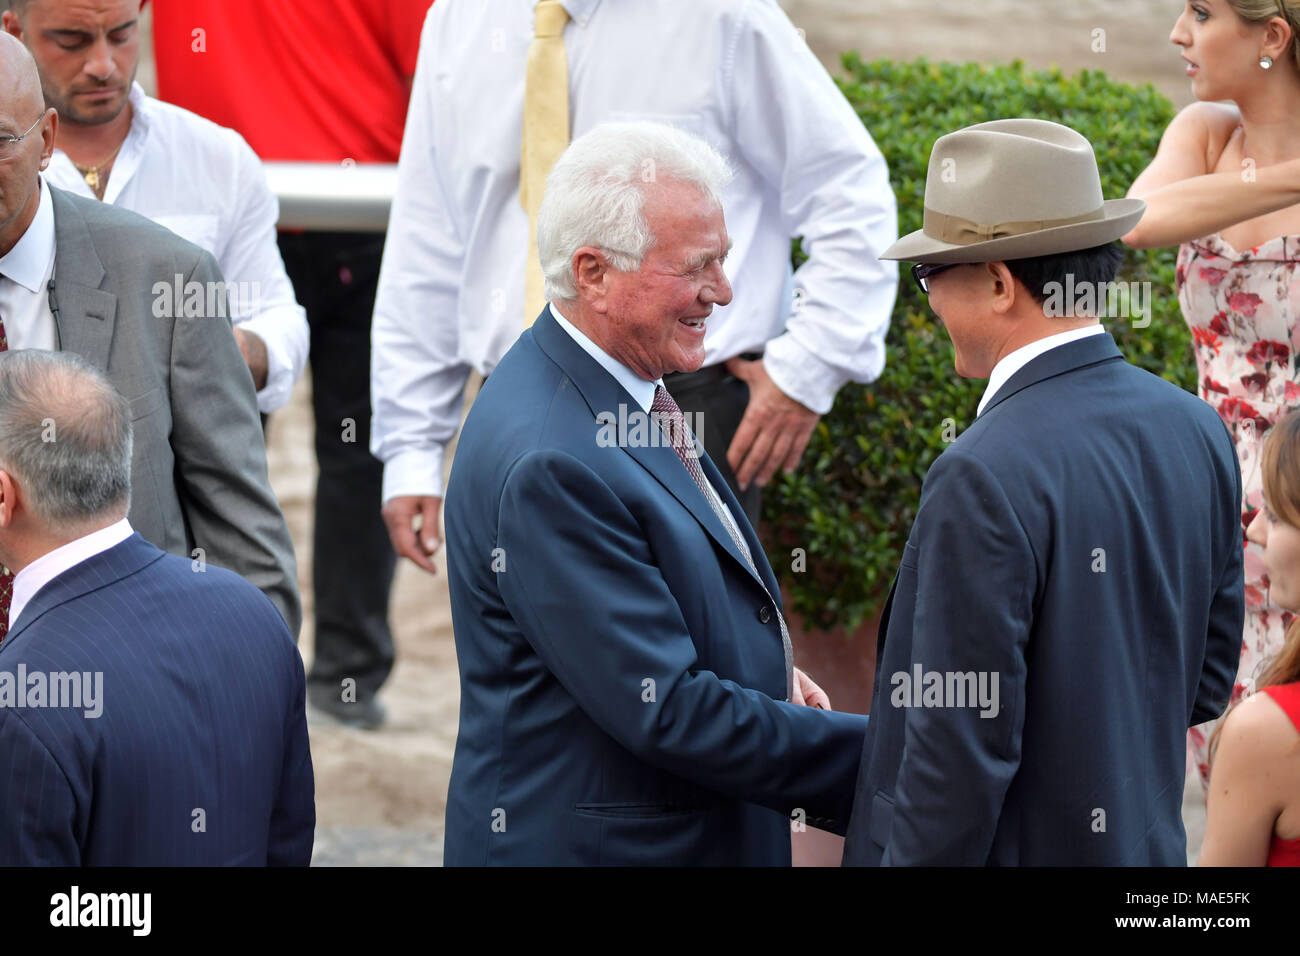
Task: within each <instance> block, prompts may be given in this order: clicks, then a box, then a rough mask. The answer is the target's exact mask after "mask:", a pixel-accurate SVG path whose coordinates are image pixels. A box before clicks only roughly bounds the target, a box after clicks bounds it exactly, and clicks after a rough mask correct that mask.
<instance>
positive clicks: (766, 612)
mask: <svg viewBox="0 0 1300 956" xmlns="http://www.w3.org/2000/svg"><path fill="white" fill-rule="evenodd" d="M758 620H759V623H760V624H766V623H767V622H768V621H770V620H772V609H771V608H770V607H768V606H767V605H766V604H764V605H763V606H762V607H760V608H759V609H758Z"/></svg>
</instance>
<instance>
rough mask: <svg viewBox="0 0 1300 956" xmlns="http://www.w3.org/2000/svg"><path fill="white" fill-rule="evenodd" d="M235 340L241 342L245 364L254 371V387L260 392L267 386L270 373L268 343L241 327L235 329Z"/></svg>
mask: <svg viewBox="0 0 1300 956" xmlns="http://www.w3.org/2000/svg"><path fill="white" fill-rule="evenodd" d="M235 341H236V342H238V343H239V351H240V352H241V353H242V354H243V356H244V364H245V365H247V366H248V370H249V371H250V372H252V373H253V388H254V389H256V390H257V391H259V392H260V391H261V390H262V389H264V388H266V377H267V376H268V375H269V374H270V367H269V364H268V360H267V357H266V343H265V342H263V341H262V339H261V337H260V336H258V335H257V334H256V333H255V332H245V331H244V330H243V329H239V328H237V329H235Z"/></svg>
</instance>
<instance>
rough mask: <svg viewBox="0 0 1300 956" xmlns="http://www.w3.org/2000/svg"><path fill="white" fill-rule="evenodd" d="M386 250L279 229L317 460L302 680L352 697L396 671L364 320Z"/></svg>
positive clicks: (367, 238) (368, 242) (390, 558)
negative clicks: (306, 352) (308, 651)
mask: <svg viewBox="0 0 1300 956" xmlns="http://www.w3.org/2000/svg"><path fill="white" fill-rule="evenodd" d="M383 249H384V237H383V235H382V234H378V233H325V232H308V233H301V234H290V233H281V234H280V252H281V254H282V255H283V256H284V264H285V268H286V269H287V270H288V273H289V278H290V280H291V281H292V282H293V287H294V292H295V293H296V294H297V296H298V302H299V303H300V304H301V305H302V306H303V308H305V309H306V310H307V322H308V324H309V326H310V328H311V352H310V362H311V376H312V410H313V412H314V414H315V419H316V460H317V463H318V464H319V466H320V475H319V477H318V478H317V482H316V530H315V536H314V540H313V544H312V588H313V590H314V592H315V616H316V654H315V658H314V660H313V661H312V666H311V671H310V673H309V674H308V675H307V681H308V683H309V684H315V685H328V686H329V687H330V688H332V689H333V690H334V691H335V692H337V689H338V687H339V686H340V682H341V681H342V680H343V679H344V678H349V677H351V678H353V679H355V680H356V689H357V699H358V700H365V699H367V698H368V697H370V696H371V695H373V694H374V693H375V692H376V691H377V690H378V689H379V687H380V685H381V684H383V682H384V681H385V680H386V679H387V678H388V674H389V672H390V671H391V670H392V669H393V635H392V632H391V631H390V630H389V627H388V596H389V591H390V589H391V588H392V584H393V571H394V568H395V567H396V562H397V558H396V555H395V554H394V553H393V546H392V544H391V543H390V541H389V538H388V531H387V529H386V528H385V527H384V522H383V519H382V518H381V517H380V513H379V508H380V495H381V489H382V479H383V466H382V464H381V463H380V462H379V461H378V460H377V459H376V458H375V457H374V456H373V455H371V454H370V317H371V313H372V312H373V310H374V305H375V288H376V285H377V283H378V279H379V262H380V258H381V256H382V254H383ZM349 422H350V423H351V424H349Z"/></svg>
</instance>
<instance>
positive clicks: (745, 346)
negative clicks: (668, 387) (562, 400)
mask: <svg viewBox="0 0 1300 956" xmlns="http://www.w3.org/2000/svg"><path fill="white" fill-rule="evenodd" d="M563 5H564V7H565V8H566V9H567V10H568V12H569V13H570V15H571V16H572V18H573V19H572V21H571V22H570V23H569V24H568V25H567V26H566V27H565V29H564V46H565V51H566V53H567V56H568V63H569V88H570V99H569V108H570V117H571V127H572V135H573V137H574V138H575V139H576V138H577V137H579V136H581V135H582V134H583V133H585V132H587V131H588V130H590V129H591V128H592V127H593V126H596V125H597V124H599V123H601V122H604V121H611V120H630V119H649V120H658V121H661V122H665V123H670V124H672V125H674V126H677V127H680V128H681V129H684V130H686V131H688V132H691V133H695V134H697V135H699V136H702V137H703V138H704V139H706V140H708V141H709V142H711V143H712V144H713V145H714V146H715V147H717V148H718V149H719V150H720V151H721V152H722V153H723V154H724V155H725V156H726V157H728V158H729V160H730V161H731V163H732V165H733V166H734V167H735V169H736V172H737V175H736V178H735V179H734V181H733V182H732V184H731V186H730V188H729V189H728V191H727V193H726V195H725V196H724V214H725V217H726V224H727V229H728V232H729V233H730V236H731V238H732V240H733V242H734V245H733V248H732V251H731V254H730V256H729V257H728V259H727V264H726V272H727V276H728V278H729V279H730V281H731V283H732V285H733V288H734V299H733V301H732V303H731V304H730V305H728V306H726V307H720V308H715V309H714V311H713V315H712V316H711V317H710V319H709V325H708V331H707V332H706V335H705V341H704V344H705V353H706V358H705V364H706V365H715V364H717V363H719V362H722V361H724V360H726V359H728V358H731V357H733V356H735V355H738V354H740V353H742V352H746V351H757V350H760V349H764V348H765V349H766V351H765V357H764V365H765V367H766V368H767V371H768V374H769V375H770V376H771V377H772V379H773V381H774V382H775V383H776V385H777V386H778V387H779V388H780V389H781V390H782V391H783V392H785V393H786V394H787V395H790V396H791V397H793V398H795V399H797V400H798V401H800V402H802V403H803V404H804V405H806V406H808V407H809V408H811V409H813V410H814V411H816V412H819V413H824V412H826V411H828V410H829V409H830V407H831V403H832V401H833V399H834V396H835V393H836V391H837V390H838V389H839V388H840V387H841V386H842V385H844V384H845V383H846V382H848V381H850V380H852V381H857V382H869V381H872V380H874V379H875V378H876V377H877V376H878V375H879V374H880V372H881V370H882V369H883V367H884V361H885V353H884V339H885V332H886V331H887V329H888V325H889V315H890V311H891V310H892V308H893V304H894V296H895V293H896V291H897V283H898V267H897V265H896V264H894V263H885V262H880V261H878V260H877V258H876V257H877V255H878V254H879V253H880V252H881V251H883V250H884V248H885V247H886V246H888V245H889V244H890V243H891V242H893V240H894V239H895V238H896V236H897V221H896V213H895V206H894V196H893V193H892V191H891V189H890V185H889V177H888V171H887V170H886V167H885V162H884V159H883V158H882V156H881V154H880V151H879V150H878V149H877V148H876V145H875V144H874V143H873V142H872V140H871V137H870V136H869V135H868V134H867V131H866V130H865V129H864V128H863V126H862V123H861V121H860V120H859V119H858V117H857V116H856V114H855V113H854V112H853V109H852V107H850V106H849V104H848V102H847V101H846V100H845V99H844V97H843V96H842V95H841V94H840V92H839V90H838V89H837V88H836V87H835V84H834V82H833V81H832V80H831V78H830V76H829V75H828V74H827V73H826V71H825V69H824V68H823V67H822V66H821V64H820V63H819V62H818V61H817V59H816V57H814V56H813V54H812V53H811V52H810V51H809V49H808V47H807V45H806V44H805V43H804V42H803V40H802V38H801V37H800V36H799V35H798V33H797V32H796V30H795V28H794V26H793V25H792V24H791V23H790V20H789V18H787V17H786V15H785V14H784V13H783V12H782V11H781V9H780V8H779V7H778V6H777V4H776V0H693V2H689V3H687V2H683V0H637V2H628V0H620V2H615V0H604V2H602V0H563ZM533 6H534V0H498V2H494V3H483V2H481V0H438V2H437V3H435V4H434V5H433V7H432V8H431V10H430V12H429V15H428V18H427V19H426V21H425V26H424V31H423V34H422V36H421V39H420V54H419V61H418V65H417V67H416V73H415V81H414V88H413V91H412V95H411V105H410V110H409V112H408V114H407V124H406V133H405V138H404V139H403V142H402V153H401V160H400V162H399V164H398V186H397V194H396V197H395V199H394V203H393V210H392V216H391V219H390V221H389V228H388V240H387V245H386V247H385V250H384V261H383V268H382V271H381V273H380V280H379V290H378V296H377V299H376V304H375V317H374V325H373V332H372V335H373V357H372V384H371V398H372V401H373V405H374V425H373V432H372V437H371V450H372V451H373V452H374V453H375V454H376V456H378V457H379V458H380V459H381V460H382V461H383V462H384V465H385V467H384V488H383V497H384V500H385V501H387V500H388V499H390V498H392V497H394V496H397V495H441V494H442V487H443V483H442V464H443V450H444V448H445V446H446V444H447V443H448V442H449V441H450V440H451V438H452V436H453V435H454V434H455V432H456V429H457V427H458V425H459V422H460V408H461V401H462V397H463V393H464V388H465V382H466V379H467V377H468V375H469V372H470V370H471V369H477V370H478V371H479V372H480V373H483V374H486V373H488V372H490V371H491V370H492V369H493V367H495V365H496V363H497V362H498V361H499V360H500V359H501V357H502V355H504V354H505V352H506V350H507V349H508V348H509V347H510V346H511V345H512V344H513V343H514V341H515V339H516V338H517V337H518V335H519V333H520V332H521V331H522V329H523V307H524V306H523V300H524V269H523V263H524V256H525V253H526V252H529V253H530V254H531V255H534V256H535V255H536V254H537V251H536V250H535V249H533V250H527V245H528V218H527V215H526V214H525V212H524V210H523V207H521V206H520V204H519V152H520V140H521V136H522V132H521V127H522V118H521V117H522V111H523V101H524V64H525V59H526V56H527V52H528V46H529V44H530V43H531V42H532V39H533ZM792 236H802V237H803V240H804V244H803V248H804V249H805V251H807V252H809V253H810V255H811V258H810V259H809V261H808V262H807V263H806V264H805V265H804V266H803V267H801V268H800V269H799V271H798V272H797V273H795V274H793V275H792V274H791V271H790V239H791V237H792ZM796 292H797V293H798V296H797V300H796V297H795V293H796Z"/></svg>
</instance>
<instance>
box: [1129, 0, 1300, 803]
mask: <svg viewBox="0 0 1300 956" xmlns="http://www.w3.org/2000/svg"><path fill="white" fill-rule="evenodd" d="M1170 40H1171V41H1172V42H1173V43H1174V44H1175V45H1176V46H1178V47H1179V48H1180V51H1181V53H1182V55H1183V59H1184V60H1185V61H1186V63H1187V73H1188V75H1189V76H1190V77H1191V78H1192V88H1193V91H1194V92H1195V94H1196V97H1197V99H1198V101H1199V102H1196V103H1193V104H1192V105H1191V106H1189V107H1187V108H1186V109H1184V110H1183V111H1182V112H1180V113H1179V114H1178V116H1177V117H1176V118H1175V119H1174V121H1173V122H1172V123H1171V124H1170V125H1169V128H1168V129H1167V130H1166V131H1165V135H1164V138H1163V139H1162V140H1161V143H1160V150H1159V152H1158V153H1157V154H1156V158H1155V159H1154V160H1153V161H1152V163H1151V165H1150V166H1149V167H1148V168H1147V169H1146V171H1144V172H1143V173H1142V175H1141V176H1139V177H1138V179H1137V180H1136V181H1135V182H1134V183H1133V187H1132V188H1131V189H1130V190H1129V195H1130V196H1134V197H1137V198H1140V199H1145V200H1146V201H1147V204H1148V208H1147V213H1146V215H1145V216H1144V217H1143V218H1142V221H1141V222H1140V223H1139V224H1138V226H1137V228H1135V229H1134V230H1133V232H1132V233H1130V234H1129V235H1127V236H1125V237H1124V241H1125V242H1127V243H1128V244H1129V245H1130V246H1133V247H1135V248H1140V249H1146V248H1152V247H1159V246H1172V245H1179V246H1180V248H1179V252H1178V272H1177V280H1176V281H1177V286H1178V289H1177V291H1178V301H1179V304H1180V305H1181V306H1182V310H1183V317H1184V318H1185V319H1186V321H1187V324H1188V326H1189V327H1190V328H1191V331H1192V338H1193V348H1194V350H1195V353H1196V363H1197V368H1198V370H1199V373H1200V393H1201V397H1202V398H1204V399H1205V400H1206V401H1207V402H1209V403H1210V404H1211V405H1213V406H1214V407H1215V408H1217V409H1218V411H1219V414H1220V415H1221V416H1222V417H1223V420H1224V422H1225V423H1227V425H1228V428H1229V429H1230V430H1231V432H1232V434H1233V437H1234V439H1235V441H1236V445H1237V454H1238V456H1239V458H1240V460H1241V473H1242V487H1243V501H1242V528H1243V535H1242V545H1243V547H1244V548H1245V577H1246V624H1245V633H1244V634H1243V635H1242V653H1241V666H1240V668H1239V670H1238V673H1237V680H1236V685H1235V687H1234V690H1233V695H1232V696H1233V700H1234V701H1235V700H1237V699H1239V698H1241V697H1242V696H1244V695H1246V694H1250V693H1252V692H1253V691H1254V689H1255V683H1256V681H1257V679H1258V678H1259V676H1260V674H1261V673H1262V672H1263V670H1264V668H1265V666H1266V665H1267V664H1268V662H1269V660H1270V659H1271V658H1272V656H1273V655H1274V654H1275V653H1276V652H1277V651H1278V650H1279V649H1280V648H1281V646H1282V639H1283V634H1284V632H1285V630H1286V626H1287V625H1288V624H1289V623H1290V621H1291V618H1292V615H1291V614H1290V612H1287V611H1284V610H1283V609H1282V608H1280V607H1278V606H1276V605H1275V604H1274V603H1273V602H1272V601H1271V600H1270V597H1269V585H1268V578H1267V575H1266V574H1265V572H1264V567H1263V564H1262V563H1261V559H1260V553H1259V549H1258V548H1257V547H1256V546H1255V545H1254V544H1250V543H1248V542H1247V541H1246V540H1245V534H1244V529H1245V527H1246V526H1247V525H1249V524H1250V521H1251V519H1252V518H1253V517H1254V515H1255V512H1256V511H1257V510H1258V509H1259V508H1260V507H1261V506H1262V504H1263V500H1262V498H1263V492H1262V489H1261V481H1260V470H1259V466H1260V450H1261V448H1262V445H1263V438H1264V436H1265V434H1266V433H1267V431H1268V428H1269V426H1270V425H1272V424H1273V422H1274V421H1276V420H1277V419H1278V418H1279V417H1280V416H1281V415H1282V414H1283V412H1285V411H1286V410H1287V408H1289V407H1292V406H1295V405H1300V365H1298V364H1297V361H1296V355H1295V353H1296V349H1297V348H1298V347H1300V0H1191V2H1189V3H1188V4H1187V5H1186V8H1185V9H1184V10H1183V12H1182V14H1181V15H1180V16H1179V18H1178V22H1177V23H1176V24H1175V25H1174V30H1173V33H1172V34H1171V35H1170ZM1225 100H1226V101H1231V102H1220V101H1225ZM1212 730H1213V725H1212V724H1203V725H1201V726H1200V727H1195V728H1192V730H1191V731H1190V733H1189V735H1188V756H1189V760H1191V761H1192V762H1193V763H1194V764H1195V765H1196V766H1197V767H1198V768H1199V769H1200V772H1201V780H1202V783H1203V784H1204V783H1205V782H1206V781H1207V780H1208V771H1209V767H1208V759H1207V754H1206V743H1207V742H1208V740H1209V737H1210V733H1211V732H1212Z"/></svg>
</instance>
